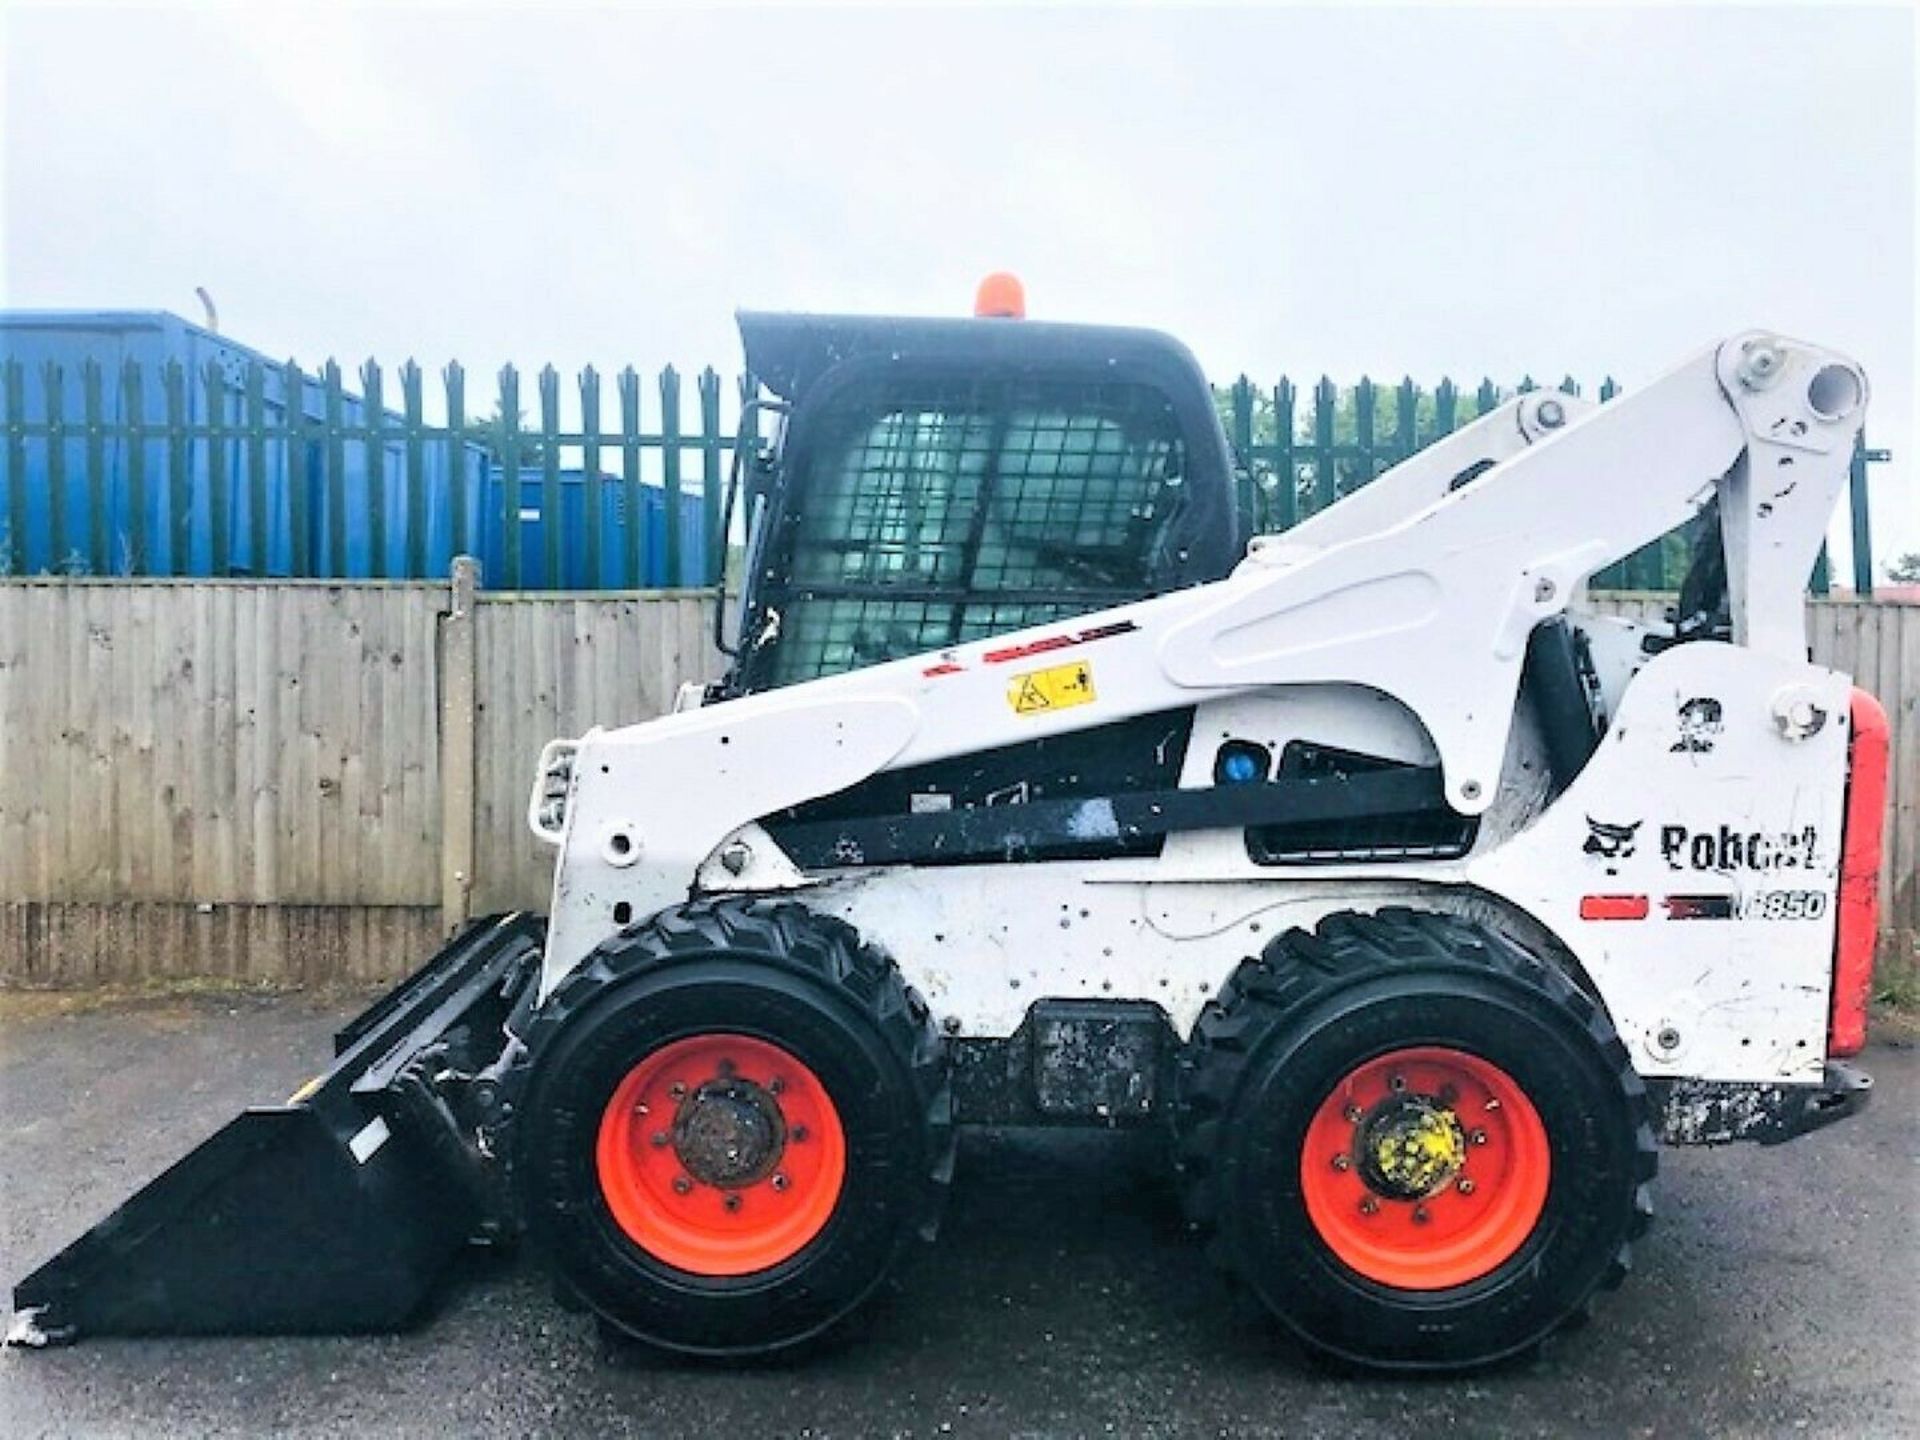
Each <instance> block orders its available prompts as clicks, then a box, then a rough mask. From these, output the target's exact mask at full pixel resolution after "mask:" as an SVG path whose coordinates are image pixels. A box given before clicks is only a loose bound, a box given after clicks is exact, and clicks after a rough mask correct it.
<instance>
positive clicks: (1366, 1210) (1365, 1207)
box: [1360, 1195, 1380, 1215]
mask: <svg viewBox="0 0 1920 1440" xmlns="http://www.w3.org/2000/svg"><path fill="white" fill-rule="evenodd" d="M1379 1210H1380V1202H1379V1201H1378V1200H1376V1199H1374V1198H1373V1197H1372V1196H1371V1195H1369V1196H1367V1197H1366V1198H1365V1199H1364V1200H1362V1201H1361V1202H1360V1213H1361V1214H1362V1215H1375V1214H1378V1213H1379Z"/></svg>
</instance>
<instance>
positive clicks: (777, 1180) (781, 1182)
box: [770, 1170, 787, 1190]
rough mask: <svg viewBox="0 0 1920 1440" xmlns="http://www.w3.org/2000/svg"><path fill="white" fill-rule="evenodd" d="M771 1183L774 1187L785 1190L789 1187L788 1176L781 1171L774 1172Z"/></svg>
mask: <svg viewBox="0 0 1920 1440" xmlns="http://www.w3.org/2000/svg"><path fill="white" fill-rule="evenodd" d="M770 1183H771V1184H772V1185H773V1188H774V1189H776V1190H784V1189H786V1188H787V1177H786V1176H785V1175H784V1174H783V1173H781V1172H780V1171H778V1170H776V1171H774V1172H773V1180H772V1181H771V1182H770Z"/></svg>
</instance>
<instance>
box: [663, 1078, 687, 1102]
mask: <svg viewBox="0 0 1920 1440" xmlns="http://www.w3.org/2000/svg"><path fill="white" fill-rule="evenodd" d="M667 1094H669V1095H671V1096H672V1097H673V1098H674V1099H675V1100H684V1099H686V1098H687V1087H686V1086H685V1085H683V1084H681V1083H680V1082H679V1081H678V1080H676V1081H674V1082H673V1083H672V1084H671V1085H669V1086H667Z"/></svg>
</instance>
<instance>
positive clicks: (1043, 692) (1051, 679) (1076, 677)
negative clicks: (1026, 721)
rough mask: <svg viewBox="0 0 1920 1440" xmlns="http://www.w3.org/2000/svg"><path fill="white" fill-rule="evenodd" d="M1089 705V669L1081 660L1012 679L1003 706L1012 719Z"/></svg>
mask: <svg viewBox="0 0 1920 1440" xmlns="http://www.w3.org/2000/svg"><path fill="white" fill-rule="evenodd" d="M1092 701H1093V667H1092V666H1091V665H1089V664H1087V662H1086V661H1084V660H1076V661H1074V662H1073V663H1072V664H1071V665H1054V666H1051V667H1050V668H1048V669H1045V670H1029V671H1028V672H1027V673H1026V674H1025V675H1016V676H1014V677H1013V680H1012V682H1011V683H1010V684H1009V685H1008V686H1007V703H1008V704H1009V705H1011V706H1012V707H1013V713H1014V714H1016V715H1039V714H1042V713H1043V712H1045V711H1048V710H1069V709H1071V708H1072V707H1074V706H1075V705H1087V704H1090V703H1092Z"/></svg>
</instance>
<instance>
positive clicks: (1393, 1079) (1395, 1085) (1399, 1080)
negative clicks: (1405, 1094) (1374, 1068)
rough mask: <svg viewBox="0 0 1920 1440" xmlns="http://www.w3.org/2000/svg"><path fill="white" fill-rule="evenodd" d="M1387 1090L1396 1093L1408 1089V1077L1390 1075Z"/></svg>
mask: <svg viewBox="0 0 1920 1440" xmlns="http://www.w3.org/2000/svg"><path fill="white" fill-rule="evenodd" d="M1387 1088H1388V1089H1389V1090H1394V1091H1399V1090H1404V1089H1406V1088H1407V1077H1406V1076H1404V1075H1389V1076H1388V1077H1387Z"/></svg>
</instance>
